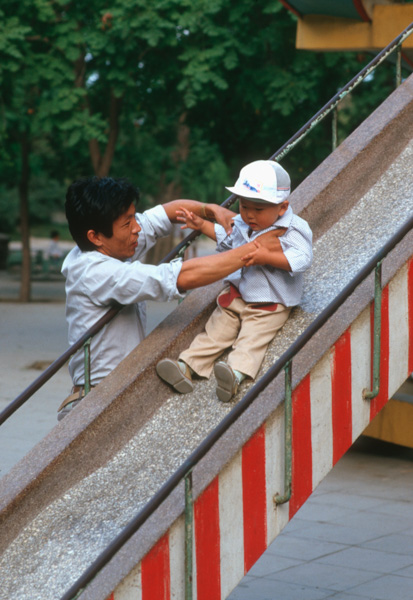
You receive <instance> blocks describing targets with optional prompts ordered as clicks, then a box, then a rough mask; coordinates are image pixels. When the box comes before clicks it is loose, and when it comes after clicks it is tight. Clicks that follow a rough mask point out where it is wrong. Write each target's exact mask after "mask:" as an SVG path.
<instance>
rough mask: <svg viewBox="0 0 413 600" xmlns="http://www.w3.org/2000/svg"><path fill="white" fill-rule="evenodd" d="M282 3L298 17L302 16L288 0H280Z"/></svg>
mask: <svg viewBox="0 0 413 600" xmlns="http://www.w3.org/2000/svg"><path fill="white" fill-rule="evenodd" d="M280 2H281V4H283V5H284V6H285V8H286V9H287V10H289V11H291V12H292V13H293V14H294V15H295V16H296V17H301V14H300V13H299V12H298V10H296V9H295V8H294V7H292V6H291V4H289V3H288V2H287V1H286V0H280Z"/></svg>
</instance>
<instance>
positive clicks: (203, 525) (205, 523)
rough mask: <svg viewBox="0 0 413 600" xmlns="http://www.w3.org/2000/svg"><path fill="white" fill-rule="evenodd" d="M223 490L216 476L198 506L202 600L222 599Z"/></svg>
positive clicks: (198, 574) (199, 591) (198, 575)
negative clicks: (220, 489)
mask: <svg viewBox="0 0 413 600" xmlns="http://www.w3.org/2000/svg"><path fill="white" fill-rule="evenodd" d="M218 492H219V487H218V477H216V478H215V479H214V480H213V481H212V482H211V483H210V485H209V486H208V487H207V488H206V490H205V491H204V492H203V493H202V494H201V495H200V496H199V498H198V499H197V500H196V502H195V504H194V519H195V552H196V579H197V597H198V600H220V598H221V571H220V559H221V556H220V534H219V493H218Z"/></svg>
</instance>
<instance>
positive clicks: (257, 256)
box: [242, 240, 272, 267]
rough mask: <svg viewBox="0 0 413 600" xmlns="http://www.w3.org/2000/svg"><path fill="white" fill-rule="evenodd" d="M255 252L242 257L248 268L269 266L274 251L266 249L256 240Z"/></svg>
mask: <svg viewBox="0 0 413 600" xmlns="http://www.w3.org/2000/svg"><path fill="white" fill-rule="evenodd" d="M254 244H255V250H253V251H252V252H249V253H248V254H246V255H245V256H243V257H242V260H243V261H244V263H245V266H246V267H252V266H253V265H267V264H269V260H270V259H271V253H272V251H271V250H269V249H268V248H264V246H261V244H260V243H259V242H258V241H257V240H254Z"/></svg>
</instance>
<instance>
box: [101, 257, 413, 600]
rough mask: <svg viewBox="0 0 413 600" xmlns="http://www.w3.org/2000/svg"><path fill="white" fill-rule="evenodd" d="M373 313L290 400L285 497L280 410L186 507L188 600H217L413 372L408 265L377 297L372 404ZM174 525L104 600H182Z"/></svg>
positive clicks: (179, 536) (180, 532) (412, 272)
mask: <svg viewBox="0 0 413 600" xmlns="http://www.w3.org/2000/svg"><path fill="white" fill-rule="evenodd" d="M371 324H372V309H371V307H370V308H367V309H366V310H364V311H363V312H362V313H361V314H360V315H359V317H358V318H357V319H356V320H355V321H354V323H353V324H352V325H351V327H350V328H349V329H348V330H347V331H345V332H344V334H343V335H342V336H341V337H340V338H339V339H338V340H337V342H336V343H335V344H334V345H333V346H332V347H331V348H330V349H329V350H328V352H326V353H325V355H324V356H322V357H321V358H320V360H319V362H318V363H317V364H316V366H315V367H314V368H313V369H312V370H311V372H310V373H309V374H308V375H307V376H306V377H305V378H304V379H303V380H302V381H301V383H300V384H299V385H298V386H297V388H296V389H295V390H294V392H293V409H292V432H293V433H292V457H293V459H292V460H293V462H292V495H291V499H290V501H289V503H288V504H285V505H280V506H278V507H277V508H276V507H275V505H274V502H273V497H274V495H275V494H276V493H283V491H284V490H283V487H284V415H283V407H282V406H281V407H278V409H277V410H275V411H274V413H273V414H272V415H271V417H270V418H269V419H268V420H267V421H266V422H265V423H263V425H262V426H261V427H260V428H259V429H258V430H257V431H256V432H255V434H254V435H253V436H252V437H251V438H250V440H248V442H247V443H246V444H245V445H244V446H243V447H242V449H241V450H240V451H239V452H238V453H237V454H236V455H235V456H234V457H233V459H232V461H231V462H230V463H229V464H228V465H227V466H226V467H225V468H224V469H223V471H222V472H221V473H220V474H219V475H218V476H217V477H216V478H215V479H214V480H213V481H212V482H211V483H210V484H209V486H208V487H207V488H206V489H205V490H204V492H203V493H202V494H201V495H200V496H199V497H198V498H197V499H196V501H195V503H194V584H193V585H194V588H193V596H194V600H195V599H196V600H224V598H226V597H227V596H228V595H229V593H230V592H231V590H233V589H234V588H235V587H236V585H237V584H238V583H239V581H240V580H241V579H242V577H243V576H244V575H245V573H247V572H248V570H249V569H250V568H251V567H252V565H253V564H254V563H255V561H256V560H257V559H258V558H259V557H260V556H261V555H262V554H263V552H264V551H265V550H266V548H267V546H268V545H269V544H270V543H271V542H272V541H273V540H274V539H275V537H276V536H277V535H278V533H280V531H281V530H282V529H283V528H284V527H285V525H286V524H287V522H288V521H289V519H291V518H292V517H293V515H294V514H295V513H296V512H297V510H298V509H299V508H300V507H301V506H302V505H303V503H304V502H305V501H306V500H307V498H308V497H309V496H310V494H311V493H312V491H313V490H314V489H315V488H316V486H317V485H318V484H319V483H320V481H321V480H322V479H323V478H324V477H325V476H326V475H327V473H328V472H329V471H330V470H331V469H332V467H333V466H334V465H335V463H336V462H337V461H338V460H339V459H340V458H341V456H343V454H344V453H345V452H346V451H347V450H348V448H349V447H350V446H351V445H352V443H353V442H354V440H355V439H356V438H357V437H358V436H359V435H360V434H361V433H362V432H363V430H364V429H365V428H366V426H367V425H368V423H369V422H370V421H371V419H372V418H373V417H374V416H375V415H376V414H377V413H378V412H379V411H380V410H381V408H383V406H384V405H385V404H386V402H387V401H388V399H389V397H391V396H392V394H394V393H395V392H396V390H397V389H398V388H399V387H400V385H401V384H402V383H403V382H404V381H405V380H406V379H407V377H408V376H409V374H410V373H412V372H413V259H411V260H410V261H409V262H408V263H407V264H406V265H405V266H404V267H403V268H402V269H401V270H400V271H399V272H398V273H397V274H396V276H395V277H394V278H393V280H392V281H391V282H390V283H389V285H388V286H386V288H384V289H383V295H382V331H381V365H380V367H381V369H380V392H379V395H378V396H377V397H376V398H375V399H374V400H372V401H371V402H370V401H367V400H364V399H363V390H364V389H365V388H370V387H371V364H372V360H371V352H372V350H371V348H372V343H371V342H372V340H371V337H372V334H371V331H372V327H371ZM184 577H185V572H184V520H183V517H180V518H179V519H178V520H177V521H175V523H173V524H172V525H171V527H170V529H169V531H168V532H167V533H166V534H165V535H164V536H163V537H162V538H161V539H160V540H159V541H158V542H157V543H156V545H155V546H154V547H153V548H152V550H151V551H150V552H149V553H148V554H147V555H146V556H145V557H144V558H143V560H142V561H141V562H140V563H139V564H138V565H137V566H136V567H135V569H134V570H133V571H132V572H131V573H130V574H129V575H128V576H127V577H126V578H125V580H124V581H123V582H122V583H121V584H120V585H119V586H118V587H117V588H116V590H115V591H114V592H113V593H112V595H111V596H110V598H109V599H108V600H173V599H176V600H178V599H181V598H184V597H185V594H184V589H185V587H184Z"/></svg>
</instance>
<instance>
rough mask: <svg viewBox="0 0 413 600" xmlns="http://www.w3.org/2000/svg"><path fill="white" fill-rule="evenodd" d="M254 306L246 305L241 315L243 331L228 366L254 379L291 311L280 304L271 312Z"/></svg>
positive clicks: (234, 345) (230, 355) (234, 344)
mask: <svg viewBox="0 0 413 600" xmlns="http://www.w3.org/2000/svg"><path fill="white" fill-rule="evenodd" d="M253 306H256V305H251V304H246V305H245V308H244V310H243V312H242V314H241V329H240V332H239V334H238V337H237V339H236V340H235V342H234V343H233V350H232V352H231V353H230V354H229V356H228V364H229V365H230V366H231V368H232V369H235V370H237V371H240V372H241V373H244V374H245V375H248V376H249V377H252V378H253V379H254V378H255V377H256V375H257V373H258V371H259V369H260V366H261V363H262V361H263V359H264V355H265V352H266V350H267V347H268V344H269V343H270V342H271V340H272V339H273V338H274V336H275V335H276V333H277V331H278V330H279V329H281V327H282V326H283V325H284V323H285V322H286V320H287V318H288V315H289V314H290V310H291V309H290V308H286V307H285V306H283V305H282V304H278V306H277V308H276V310H275V311H272V312H271V311H267V310H263V309H261V308H253Z"/></svg>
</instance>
